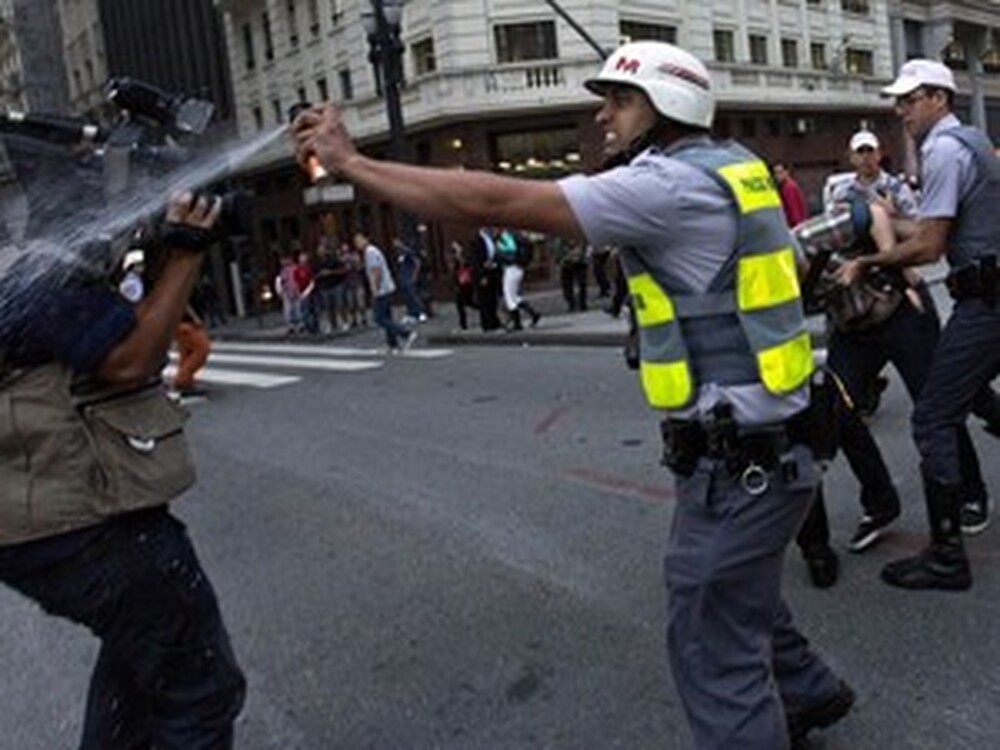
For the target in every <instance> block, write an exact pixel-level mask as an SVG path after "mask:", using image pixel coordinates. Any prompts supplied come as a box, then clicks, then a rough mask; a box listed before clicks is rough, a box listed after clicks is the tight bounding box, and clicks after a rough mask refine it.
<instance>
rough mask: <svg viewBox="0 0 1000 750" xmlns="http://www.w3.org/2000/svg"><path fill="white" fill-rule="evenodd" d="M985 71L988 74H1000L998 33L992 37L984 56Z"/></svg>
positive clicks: (999, 39)
mask: <svg viewBox="0 0 1000 750" xmlns="http://www.w3.org/2000/svg"><path fill="white" fill-rule="evenodd" d="M981 59H982V61H983V70H985V71H986V72H987V73H997V72H1000V34H998V33H997V32H996V31H994V32H993V34H992V35H991V36H990V39H989V46H988V47H987V48H986V51H985V52H984V53H983V56H982V58H981Z"/></svg>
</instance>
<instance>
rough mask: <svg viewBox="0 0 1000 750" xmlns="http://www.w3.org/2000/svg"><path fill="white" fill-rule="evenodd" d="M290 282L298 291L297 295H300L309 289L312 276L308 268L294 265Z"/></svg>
mask: <svg viewBox="0 0 1000 750" xmlns="http://www.w3.org/2000/svg"><path fill="white" fill-rule="evenodd" d="M292 280H293V281H294V282H295V288H296V289H298V290H299V294H302V293H303V292H304V291H305V290H306V289H308V288H309V285H310V284H311V283H312V280H313V274H312V271H311V270H309V266H307V265H305V264H303V263H296V264H295V265H294V266H292Z"/></svg>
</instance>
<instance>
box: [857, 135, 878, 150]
mask: <svg viewBox="0 0 1000 750" xmlns="http://www.w3.org/2000/svg"><path fill="white" fill-rule="evenodd" d="M866 146H867V147H868V148H878V146H879V144H878V138H877V137H876V136H875V134H874V133H873V132H871V131H870V130H859V131H858V132H857V133H855V134H854V135H852V136H851V151H857V150H858V149H861V148H865V147H866Z"/></svg>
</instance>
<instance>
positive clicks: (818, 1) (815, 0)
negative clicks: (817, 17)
mask: <svg viewBox="0 0 1000 750" xmlns="http://www.w3.org/2000/svg"><path fill="white" fill-rule="evenodd" d="M822 4H823V0H806V5H822Z"/></svg>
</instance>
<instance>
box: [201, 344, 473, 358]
mask: <svg viewBox="0 0 1000 750" xmlns="http://www.w3.org/2000/svg"><path fill="white" fill-rule="evenodd" d="M212 351H213V352H249V353H252V352H273V353H274V354H307V355H319V356H327V357H385V356H388V352H386V351H385V350H384V349H361V348H358V347H348V346H326V345H323V344H319V345H315V346H312V345H309V344H265V343H250V342H240V341H213V342H212ZM454 353H455V350H454V349H423V348H421V349H409V350H407V351H406V352H404V354H403V355H402V356H405V357H409V358H411V359H438V358H440V357H448V356H451V355H452V354H454Z"/></svg>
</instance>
